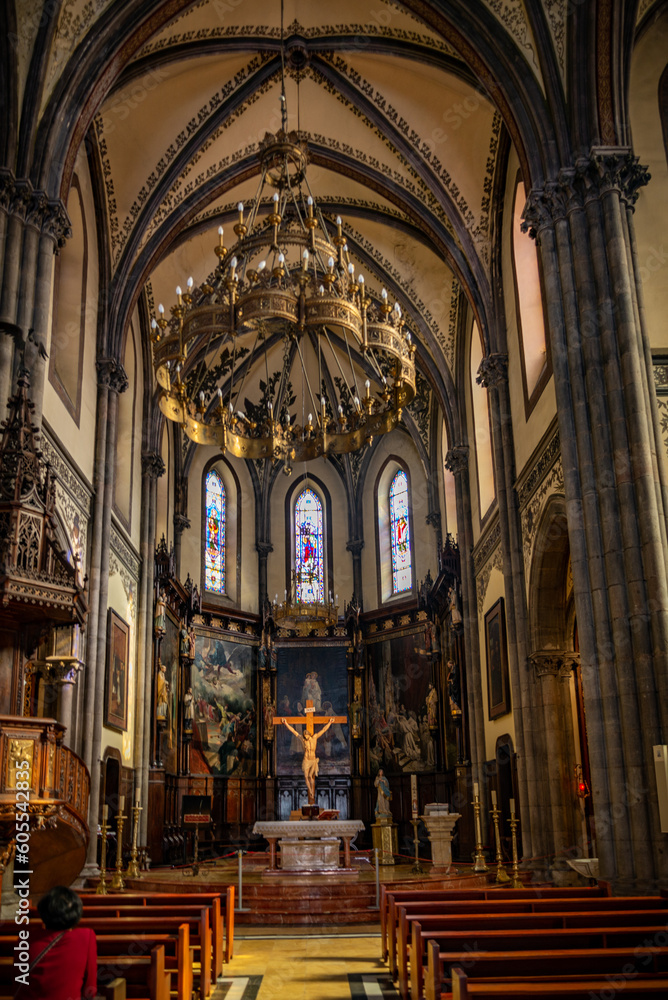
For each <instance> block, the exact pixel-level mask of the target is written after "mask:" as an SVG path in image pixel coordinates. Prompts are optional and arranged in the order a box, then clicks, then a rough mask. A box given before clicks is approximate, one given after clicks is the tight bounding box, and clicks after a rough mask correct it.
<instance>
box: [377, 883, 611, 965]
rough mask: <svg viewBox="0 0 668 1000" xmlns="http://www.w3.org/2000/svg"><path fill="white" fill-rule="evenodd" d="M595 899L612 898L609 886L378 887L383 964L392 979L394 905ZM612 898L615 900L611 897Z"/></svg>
mask: <svg viewBox="0 0 668 1000" xmlns="http://www.w3.org/2000/svg"><path fill="white" fill-rule="evenodd" d="M597 898H613V897H612V896H611V892H610V885H609V884H608V883H607V882H599V883H598V885H596V886H566V887H564V888H561V887H557V886H547V887H543V888H533V889H532V888H530V887H526V888H524V889H492V888H487V889H483V888H478V889H456V890H451V889H401V890H392V889H386V888H385V886H381V897H380V925H381V951H382V958H383V961H387V960H388V955H389V962H390V972H391V973H392V975H393V976H396V973H397V967H396V954H395V953H394V951H393V948H394V942H393V938H395V935H396V926H397V921H398V914H397V906H398V905H402V906H403V905H405V906H407V907H408V906H411V905H417V904H422V903H426V904H429V905H432V906H438V905H439V904H441V903H448V904H450V903H452V902H462V903H464V902H470V903H472V904H475V903H479V902H484V901H487V900H489V901H496V902H499V901H500V900H504V901H510V900H513V901H515V902H517V901H525V900H546V901H547V902H549V901H550V900H552V901H555V900H560V899H573V900H575V899H577V900H582V901H583V902H584V901H585V900H593V899H597ZM615 898H616V897H615Z"/></svg>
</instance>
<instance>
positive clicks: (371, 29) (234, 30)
mask: <svg viewBox="0 0 668 1000" xmlns="http://www.w3.org/2000/svg"><path fill="white" fill-rule="evenodd" d="M197 6H202V4H198V5H197ZM388 6H391V5H389V4H388ZM191 10H192V8H191ZM401 13H402V14H404V15H406V16H408V17H410V18H412V19H413V20H414V21H417V22H419V23H420V24H422V22H421V21H420V19H419V18H418V17H417V16H416V15H415V14H414V13H413V12H412V11H409V10H402V11H401ZM176 23H178V21H177V22H176ZM422 26H423V27H424V25H422ZM285 34H286V37H288V38H289V37H290V36H291V35H298V36H299V37H301V38H306V39H308V40H309V41H312V40H315V41H317V40H319V39H323V40H326V39H329V40H331V39H332V38H338V37H341V36H342V35H343V36H346V35H353V36H355V37H356V38H366V37H373V38H389V39H391V40H393V41H401V42H409V43H411V44H413V45H423V46H424V47H425V48H429V49H433V50H434V51H435V52H441V53H443V54H444V55H447V56H451V57H452V58H454V59H458V58H459V56H458V55H457V53H456V51H455V50H454V48H453V47H452V46H451V45H448V44H447V43H446V42H445V41H444V40H443V39H440V38H438V37H436V36H434V35H424V34H421V33H420V32H418V31H408V30H407V29H405V28H390V27H388V26H387V25H383V24H379V23H376V24H373V23H371V22H369V23H367V24H334V25H332V24H325V25H320V26H313V27H311V28H305V27H304V26H303V25H302V24H300V23H299V21H297V20H295V21H293V22H292V23H291V24H289V25H288V26H287V28H286V30H285ZM215 38H219V39H221V40H224V39H230V38H249V39H252V38H263V39H271V40H272V41H276V42H280V39H281V29H280V28H279V27H270V26H269V25H266V24H265V25H257V24H244V25H227V26H226V27H223V26H215V27H211V28H200V29H199V30H198V31H184V32H181V33H178V34H172V35H170V36H169V37H167V38H160V39H158V40H157V41H155V42H147V44H146V45H144V46H143V48H142V49H141V51H140V52H139V53H138V56H137V58H138V59H142V58H144V57H145V56H148V55H153V54H155V53H156V52H164V50H165V49H169V48H171V47H172V46H177V45H178V46H182V45H184V44H188V43H189V42H202V41H209V40H212V39H215Z"/></svg>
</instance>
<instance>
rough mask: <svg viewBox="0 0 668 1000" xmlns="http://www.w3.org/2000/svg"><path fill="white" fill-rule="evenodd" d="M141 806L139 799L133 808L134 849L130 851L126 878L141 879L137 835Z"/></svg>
mask: <svg viewBox="0 0 668 1000" xmlns="http://www.w3.org/2000/svg"><path fill="white" fill-rule="evenodd" d="M141 808H142V807H141V806H140V805H139V799H136V800H135V804H134V806H133V807H132V849H131V850H130V863H129V865H128V870H127V871H126V873H125V877H126V878H140V873H139V864H138V855H139V852H138V851H137V834H138V831H139V813H140V812H141Z"/></svg>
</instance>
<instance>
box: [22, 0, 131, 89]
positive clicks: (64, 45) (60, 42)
mask: <svg viewBox="0 0 668 1000" xmlns="http://www.w3.org/2000/svg"><path fill="white" fill-rule="evenodd" d="M112 3H113V0H87V2H86V3H83V4H81V3H80V2H79V0H64V2H63V5H62V7H61V10H60V17H59V18H58V27H57V29H56V31H55V33H54V36H53V44H52V49H51V55H50V59H49V63H48V71H47V78H46V81H45V87H44V98H43V100H44V101H46V99H47V97H48V95H49V94H50V93H51V88H52V86H53V84H54V82H55V81H56V80H57V79H58V77H59V76H60V72H61V71H62V69H63V68H64V66H65V64H66V63H67V60H68V59H69V57H70V56H71V54H72V52H74V49H75V48H76V45H77V43H78V42H79V40H80V39H81V38H83V36H84V34H85V33H86V32H87V31H88V29H89V28H90V26H91V24H93V23H94V22H95V21H96V20H97V19H98V18H99V16H100V14H101V13H102V12H103V11H104V10H105V8H107V7H110V6H111V4H112ZM24 6H25V5H24ZM54 6H55V5H54ZM77 7H79V8H80V9H79V11H78V12H77V10H76V8H77ZM37 16H38V19H39V18H41V17H42V13H41V11H40V12H39V13H38V15H37ZM20 17H21V20H22V21H23V18H24V17H25V12H24V11H22V12H21V14H20Z"/></svg>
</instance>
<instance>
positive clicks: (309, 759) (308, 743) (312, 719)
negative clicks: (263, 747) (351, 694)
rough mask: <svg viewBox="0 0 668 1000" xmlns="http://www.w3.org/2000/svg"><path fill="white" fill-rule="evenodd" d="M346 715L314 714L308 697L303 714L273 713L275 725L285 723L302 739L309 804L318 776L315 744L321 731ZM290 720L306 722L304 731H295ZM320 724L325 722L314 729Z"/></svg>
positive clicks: (340, 720)
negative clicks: (316, 728) (315, 729)
mask: <svg viewBox="0 0 668 1000" xmlns="http://www.w3.org/2000/svg"><path fill="white" fill-rule="evenodd" d="M347 721H348V717H347V716H346V715H316V714H315V707H314V705H313V702H312V701H311V699H310V698H309V699H308V701H307V702H306V709H305V713H304V715H287V716H285V715H275V716H274V718H273V719H272V722H273V724H274V725H275V726H281V725H285V726H286V727H287V728H288V729H289V730H290V732H291V733H293V735H294V736H296V737H297V738H298V739H300V740H301V741H302V745H303V747H304V759H303V760H302V770H303V772H304V778H305V779H306V790H307V792H308V801H309V805H315V779H316V777H317V776H318V766H319V764H318V758H317V757H316V755H315V749H316V744H317V742H318V740H319V739H320V737H321V736H322V734H323V733H326V732H327V730H328V729H329V727H330V726H331V725H332V724H333V723H335V722H347ZM291 722H295V723H300V724H302V725H303V724H304V723H306V731H305V732H303V733H299V732H297V730H296V729H293V727H292V726H291V725H290V723H291ZM316 722H317V723H318V725H320V724H321V723H326V725H323V728H322V729H321V730H320V731H319V732H317V733H316V732H315V731H314V726H315V723H316Z"/></svg>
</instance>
